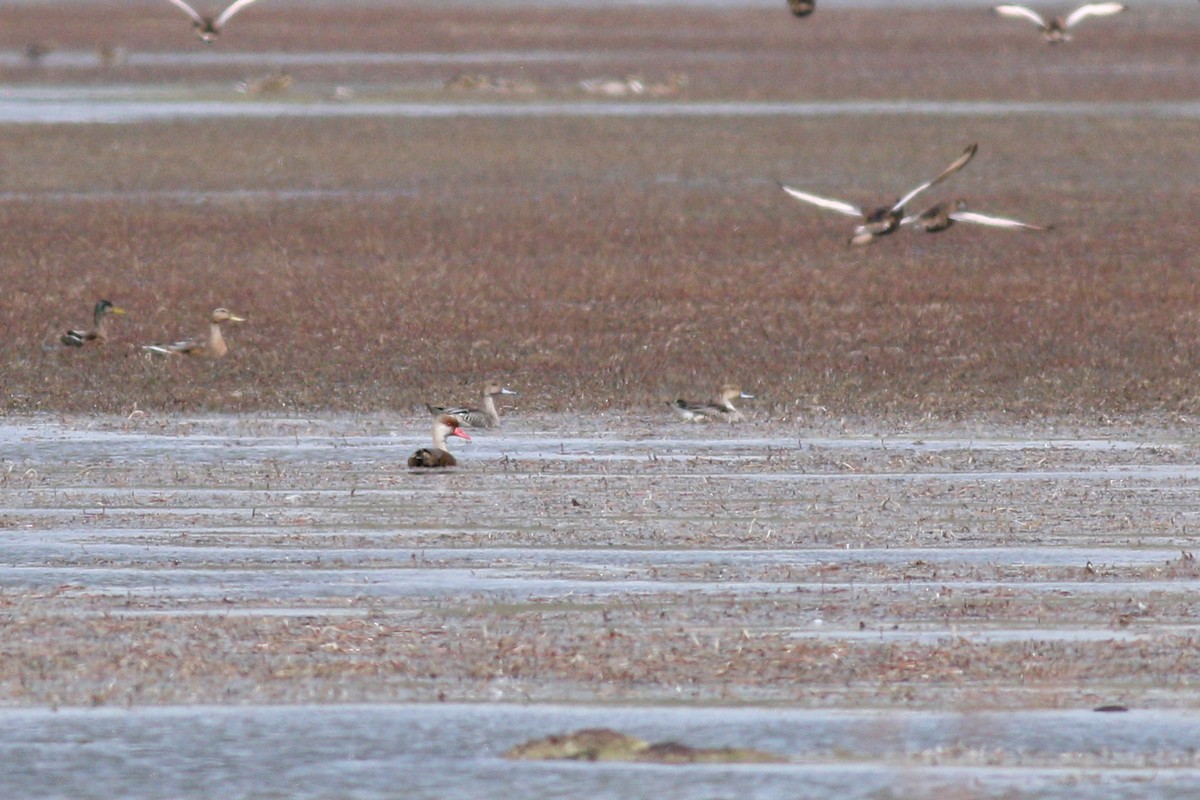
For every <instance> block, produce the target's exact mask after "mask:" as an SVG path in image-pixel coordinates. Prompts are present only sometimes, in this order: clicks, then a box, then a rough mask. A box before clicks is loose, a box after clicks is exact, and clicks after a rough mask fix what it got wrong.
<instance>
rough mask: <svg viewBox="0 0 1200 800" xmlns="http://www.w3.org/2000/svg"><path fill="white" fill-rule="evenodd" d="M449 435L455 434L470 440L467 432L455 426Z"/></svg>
mask: <svg viewBox="0 0 1200 800" xmlns="http://www.w3.org/2000/svg"><path fill="white" fill-rule="evenodd" d="M450 435H451V436H457V437H458V438H460V439H466V440H467V441H468V442H469V441H471V437H470V436H468V435H467V432H466V431H464V430H463V429H462V428H455V429H454V430H452V431H450Z"/></svg>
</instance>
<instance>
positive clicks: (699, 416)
mask: <svg viewBox="0 0 1200 800" xmlns="http://www.w3.org/2000/svg"><path fill="white" fill-rule="evenodd" d="M753 397H754V395H752V394H747V393H746V392H743V391H742V390H741V388H740V387H738V386H736V385H735V384H732V383H726V384H723V385H722V386H721V387H720V388H719V389H718V390H717V396H716V398H714V399H713V400H709V401H705V402H695V401H689V400H684V399H682V398H680V399H679V400H675V401H674V402H672V403H671V404H670V405H671V408H672V410H673V411H675V413H676V414H678V415H679V416H680V417H682V418H683V419H685V420H687V421H688V422H710V421H712V420H720V421H722V422H728V423H731V424H732V423H734V422H742V421H743V420H745V418H746V417H745V415H744V414H742V412H741V411H739V410H738V409H737V408H736V407H735V406H734V405H733V401H734V400H735V399H737V398H741V399H744V400H749V399H752V398H753Z"/></svg>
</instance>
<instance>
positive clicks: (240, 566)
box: [0, 408, 1200, 798]
mask: <svg viewBox="0 0 1200 800" xmlns="http://www.w3.org/2000/svg"><path fill="white" fill-rule="evenodd" d="M420 427H423V426H414V425H413V424H412V423H411V421H408V420H403V421H401V420H396V419H391V418H388V417H384V416H378V415H375V416H360V417H354V418H348V417H313V418H305V419H298V418H270V417H254V418H250V417H196V418H186V419H184V418H168V417H158V416H155V415H141V414H139V415H136V416H135V418H133V419H121V418H92V419H75V420H53V419H47V418H28V419H20V420H11V419H10V420H9V421H8V422H7V423H6V424H5V425H4V426H3V427H2V428H0V443H2V448H3V454H4V455H3V463H2V464H0V466H2V468H3V478H2V480H3V483H2V487H3V493H2V495H0V497H3V502H4V507H3V509H0V525H2V530H0V541H2V549H3V553H4V563H3V565H2V566H0V603H2V604H3V606H4V611H5V616H6V619H7V622H6V624H5V629H6V633H5V640H6V642H7V645H6V649H7V651H8V655H9V657H8V658H6V659H4V660H3V662H0V663H2V666H0V691H3V693H4V695H5V698H6V701H7V703H8V704H9V705H11V706H26V707H30V710H29V711H24V712H17V711H10V712H6V713H5V714H4V715H0V751H2V752H3V753H4V758H5V760H6V761H10V763H11V762H12V761H13V760H15V761H17V762H20V763H22V764H23V765H24V766H23V767H22V769H20V770H16V771H7V772H6V775H5V777H4V778H0V790H5V791H4V794H5V795H6V796H29V797H41V796H44V797H57V796H71V797H102V796H105V795H106V794H111V791H112V789H113V787H120V788H121V792H122V794H123V796H128V797H152V796H161V789H162V787H163V786H167V787H170V789H171V792H170V793H171V795H172V796H177V797H200V796H206V795H207V796H211V792H212V787H213V786H214V785H216V786H221V787H222V793H229V796H255V795H254V794H253V791H252V787H255V786H258V785H260V784H261V783H262V782H263V781H264V780H265V781H266V782H267V783H268V784H269V785H270V786H272V787H274V790H275V791H277V792H280V793H283V794H287V795H288V796H296V797H323V796H328V794H329V793H330V792H333V793H335V794H336V793H339V792H341V793H343V794H348V796H355V797H384V796H389V792H390V791H392V788H393V786H394V782H395V781H398V780H401V779H402V776H407V777H403V780H404V781H405V785H406V787H407V788H408V792H407V796H413V797H430V798H433V797H444V796H447V795H448V794H453V795H454V796H462V797H485V796H489V794H488V793H489V792H493V791H495V787H496V786H506V787H509V788H510V789H511V790H513V791H515V790H516V787H526V788H527V787H535V789H534V790H535V791H536V792H537V793H538V796H545V797H555V796H578V792H580V791H583V792H584V793H585V794H587V795H588V796H595V797H610V796H611V797H620V796H628V795H627V793H628V791H629V787H630V785H631V784H630V783H629V781H636V784H637V786H638V787H639V788H640V789H643V790H644V789H645V787H646V786H648V785H657V782H658V781H662V782H663V783H662V789H663V790H665V787H667V786H672V787H674V789H673V791H674V792H675V795H674V796H679V797H697V798H701V797H711V796H713V794H714V793H716V794H721V793H742V792H747V791H750V792H753V793H754V794H755V796H756V797H757V796H761V797H780V798H783V797H790V796H794V786H795V782H796V781H797V780H802V781H804V782H805V785H808V786H811V787H813V792H814V794H813V795H812V796H822V797H824V796H829V797H834V796H837V797H862V798H878V797H890V796H903V795H904V793H906V792H928V791H934V790H939V791H941V790H947V791H955V792H962V793H963V794H960V795H958V796H963V797H968V796H969V797H997V798H1000V797H1014V796H1026V793H1029V796H1037V797H1060V796H1061V797H1069V796H1074V795H1073V793H1077V792H1078V791H1079V790H1080V787H1086V789H1087V791H1088V792H1089V796H1095V797H1112V798H1123V797H1130V798H1132V797H1144V796H1147V795H1146V794H1143V793H1142V792H1145V791H1147V790H1148V789H1153V791H1154V792H1155V794H1153V796H1155V797H1186V796H1188V794H1187V793H1188V792H1189V791H1191V788H1190V787H1193V786H1194V782H1195V781H1196V780H1197V779H1200V763H1198V761H1197V755H1196V750H1195V748H1194V746H1193V744H1192V743H1193V742H1194V741H1195V736H1196V733H1197V730H1200V729H1198V726H1200V716H1198V715H1197V712H1196V709H1195V702H1194V701H1195V685H1194V674H1195V673H1194V666H1195V660H1194V654H1195V652H1196V648H1197V645H1198V644H1200V622H1197V614H1198V613H1200V608H1198V605H1197V603H1198V601H1197V600H1196V598H1197V596H1198V594H1197V590H1198V589H1200V567H1198V566H1197V565H1196V563H1195V561H1194V558H1193V553H1192V548H1193V546H1194V545H1193V542H1194V538H1193V534H1192V531H1193V530H1194V527H1195V525H1196V518H1197V515H1198V514H1200V505H1197V504H1196V502H1195V499H1194V498H1195V493H1196V489H1197V485H1198V483H1200V443H1198V442H1197V441H1195V440H1194V438H1193V437H1191V436H1189V435H1186V434H1185V435H1181V434H1180V433H1179V432H1178V431H1173V430H1169V429H1160V430H1158V431H1146V430H1142V431H1139V432H1138V433H1137V434H1136V435H1135V434H1132V433H1130V432H1128V431H1122V430H1119V429H1088V430H1082V429H1077V428H1072V429H1055V428H1046V429H1044V430H1041V431H1031V430H1029V429H1002V428H997V427H991V428H988V427H982V426H975V427H968V428H959V429H955V428H937V427H931V428H928V429H924V430H907V431H904V432H895V433H890V432H888V431H887V430H882V429H879V428H877V427H873V426H871V425H870V424H869V423H866V422H863V423H858V424H855V423H848V422H846V421H842V422H840V423H839V422H836V421H831V420H830V421H826V422H825V423H824V424H823V425H821V426H819V428H818V429H816V430H811V429H810V430H806V429H803V428H801V427H798V426H795V425H789V424H784V423H769V422H768V423H765V424H759V425H754V426H746V425H742V426H702V425H701V426H697V425H688V424H686V423H682V422H676V421H672V420H671V418H670V416H669V411H668V410H667V409H665V408H664V409H663V413H662V414H652V415H644V416H643V415H634V416H629V415H607V414H602V415H598V416H596V417H594V418H592V419H588V420H583V421H580V420H578V419H574V418H571V417H567V416H563V415H534V416H531V417H530V416H520V417H511V418H510V419H509V420H508V421H507V422H506V424H505V426H504V427H503V428H502V429H500V430H497V431H479V432H477V434H476V436H475V438H474V441H473V442H472V443H471V444H464V446H462V447H456V448H455V449H456V450H457V452H458V454H459V457H460V460H461V466H460V468H458V469H456V470H454V471H452V472H448V473H441V474H428V473H419V472H414V471H411V470H409V469H407V468H406V467H404V466H403V458H404V457H405V456H406V455H407V453H408V452H409V451H410V450H411V449H413V448H415V447H417V446H419V445H420V444H422V443H423V442H424V439H425V436H424V435H423V432H422V431H420ZM414 428H416V429H414ZM1031 433H1033V434H1034V435H1030V434H1031ZM213 653H220V657H219V658H215V659H214V658H213V657H212V655H213ZM363 703H370V704H371V705H369V706H362V705H357V704H363ZM314 704H315V705H314ZM163 705H167V706H178V708H173V709H160V710H154V709H155V707H159V706H163ZM60 706H106V707H117V708H120V709H121V710H119V711H116V710H114V711H83V710H78V711H67V710H63V711H47V710H35V709H46V708H58V707H60ZM217 706H222V707H224V706H233V707H234V708H225V709H221V708H217ZM1101 706H1118V707H1120V708H1122V709H1128V712H1127V713H1116V714H1098V713H1095V711H1093V709H1095V708H1098V707H1101ZM868 709H875V710H874V711H871V710H868ZM601 725H603V726H614V727H618V728H624V729H628V730H630V731H632V732H635V733H637V734H638V735H640V736H644V737H650V736H652V737H658V738H662V739H673V740H681V741H686V742H687V743H689V744H693V745H704V746H728V745H737V746H741V747H757V748H760V749H764V750H767V751H770V752H775V753H778V754H780V755H783V756H784V757H785V758H786V759H787V763H785V764H782V765H775V766H767V767H761V766H759V767H754V768H751V767H737V766H726V767H713V766H707V767H691V768H686V769H685V768H680V767H648V766H644V765H625V766H621V765H615V764H614V765H606V766H602V767H598V768H592V769H588V768H584V767H582V766H581V765H578V764H575V765H559V766H555V765H542V764H537V763H529V762H521V763H509V762H506V761H504V760H503V759H501V758H500V757H499V753H500V752H502V751H503V750H505V749H507V748H508V747H511V746H513V745H515V744H517V743H519V742H521V741H524V740H525V739H527V738H530V737H531V736H534V735H545V734H548V733H555V732H563V731H565V730H571V729H575V728H581V727H594V726H601ZM300 729H303V730H304V731H305V732H306V734H305V735H298V734H297V733H296V732H298V731H299V730H300ZM289 731H293V733H289ZM387 731H392V733H387ZM52 743H53V744H52ZM217 743H220V744H217ZM52 753H53V755H51V754H52ZM97 758H102V759H103V760H104V761H105V763H106V766H105V767H104V768H103V769H98V768H97V766H96V763H95V759H97ZM271 763H288V764H296V765H297V766H296V767H295V768H290V769H286V770H284V771H283V772H282V773H276V772H275V771H274V770H272V774H271V776H270V777H269V778H268V777H267V776H265V775H264V773H263V769H264V768H265V765H266V764H271ZM439 763H440V764H443V765H444V766H443V767H442V768H429V769H426V770H418V772H420V773H421V774H420V775H419V776H413V775H412V771H413V769H414V765H416V764H426V765H429V764H435V765H436V764H439ZM51 764H53V769H54V770H55V774H56V775H62V776H63V777H62V778H61V780H59V781H57V782H54V783H53V787H54V788H53V789H47V788H46V778H47V772H46V770H48V769H51V767H50V765H51ZM64 764H67V765H70V769H68V770H66V771H65V774H64V773H63V772H61V770H62V766H63V765H64ZM214 764H220V765H221V766H220V767H218V768H216V769H215V770H214V769H213V767H212V765H214ZM299 765H303V766H299ZM681 769H682V770H683V775H682V776H680V775H679V774H678V771H679V770H681ZM85 775H86V776H87V777H86V778H84V776H85ZM817 787H820V788H817ZM888 792H892V793H893V794H888ZM641 796H647V795H641ZM952 796H953V795H952Z"/></svg>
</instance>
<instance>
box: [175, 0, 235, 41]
mask: <svg viewBox="0 0 1200 800" xmlns="http://www.w3.org/2000/svg"><path fill="white" fill-rule="evenodd" d="M169 2H170V3H171V4H172V5H174V6H175V7H177V8H179V9H180V10H182V11H183V13H185V14H187V15H188V16H189V17H191V18H192V27H193V28H195V29H196V35H197V36H199V37H200V41H202V42H204V43H205V44H212V43H213V40H214V39H216V38H217V37H218V36H220V35H221V29H222V28H223V27H224V26H225V23H226V22H228V21H229V19H230V17H232V16H233V15H234V14H236V13H237V12H239V11H241V10H242V9H243V8H245V7H246V6H248V5H250V4H251V3H253V2H254V0H235V2H233V3H231V4H230V5H229V6H228V7H227V8H226V9H225V10H224V11H222V12H221V14H220V16H218V17H216V18H215V19H214V18H213V17H209V16H204V15H202V14H200V12H198V11H197V10H196V9H194V8H192V7H191V6H190V5H188V4H187V3H185V2H184V1H183V0H169Z"/></svg>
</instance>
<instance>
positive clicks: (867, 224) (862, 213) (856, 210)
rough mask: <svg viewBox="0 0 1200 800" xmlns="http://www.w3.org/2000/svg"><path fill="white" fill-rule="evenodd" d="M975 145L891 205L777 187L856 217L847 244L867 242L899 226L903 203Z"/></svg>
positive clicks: (953, 168) (962, 160) (954, 168)
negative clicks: (858, 203)
mask: <svg viewBox="0 0 1200 800" xmlns="http://www.w3.org/2000/svg"><path fill="white" fill-rule="evenodd" d="M978 149H979V145H977V144H972V145H971V146H969V147H968V148H967V149H966V150H964V151H963V153H962V155H961V156H959V157H958V158H956V159H955V160H954V162H953V163H951V164H950V166H948V167H946V168H945V169H944V170H942V171H941V172H940V173H938V176H937V177H936V178H934V179H933V180H929V181H925V183H922V184H921V185H920V186H918V187H917V188H915V189H913V190H912V191H910V192H909V193H908V194H906V195H904V196H903V197H901V198H900V199H899V200H897V201H896V202H895V203H893V204H892V205H886V206H879V207H878V208H876V209H874V210H872V211H867V210H865V209H862V208H860V207H858V206H856V205H853V204H851V203H846V202H843V201H841V200H832V199H830V198H828V197H820V196H818V195H815V194H809V193H808V192H802V191H800V190H799V189H793V188H792V187H791V186H784V185H783V184H782V183H781V184H779V187H780V188H781V189H783V190H784V191H785V192H787V193H788V194H790V195H791V196H792V197H794V198H796V199H797V200H803V201H804V202H806V203H812V204H813V205H815V206H819V207H821V208H826V209H829V210H830V211H837V212H838V213H840V214H845V215H847V216H850V217H858V218H859V220H860V223H859V225H858V226H857V227H856V228H855V229H854V235H853V236H851V237H850V244H870V243H871V242H873V241H875V240H876V239H878V238H879V237H880V236H886V235H887V234H889V233H892V232H893V231H895V230H896V229H897V228H899V227H900V223H901V221H903V219H904V206H905V205H906V204H907V203H908V202H909V201H910V200H912V199H913V198H914V197H916V196H917V195H919V194H920V193H921V192H923V191H925V190H926V189H928V188H930V187H931V186H936V185H937V184H939V183H941V182H942V181H944V180H945V179H946V178H948V177H950V176H951V175H953V174H954V173H956V172H958V171H959V170H960V169H962V168H963V167H965V166H966V165H967V162H969V161H970V160H971V159H972V158H974V157H975V152H976V151H977V150H978Z"/></svg>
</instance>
